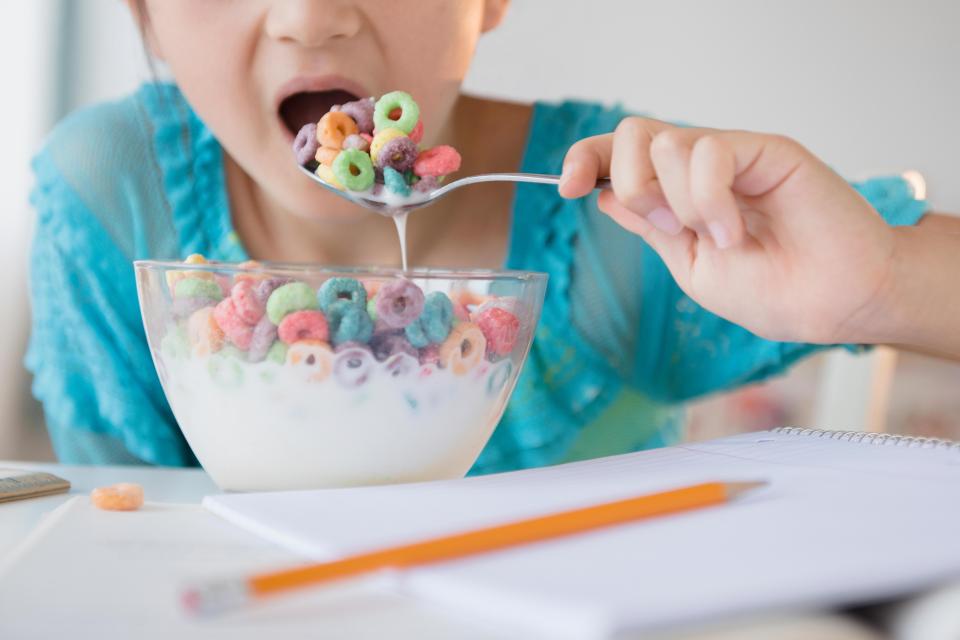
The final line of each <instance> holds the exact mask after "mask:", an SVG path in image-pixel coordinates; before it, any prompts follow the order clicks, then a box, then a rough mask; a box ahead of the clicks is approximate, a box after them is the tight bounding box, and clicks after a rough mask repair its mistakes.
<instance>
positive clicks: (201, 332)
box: [187, 307, 223, 358]
mask: <svg viewBox="0 0 960 640" xmlns="http://www.w3.org/2000/svg"><path fill="white" fill-rule="evenodd" d="M187 339H188V340H189V341H190V346H191V347H193V353H194V355H196V356H197V357H200V358H202V357H205V356H209V355H210V354H211V353H216V352H217V351H220V349H222V348H223V329H221V328H220V325H218V324H217V320H216V318H214V317H213V307H204V308H203V309H198V310H197V311H194V312H193V313H192V314H191V315H190V319H189V320H187Z"/></svg>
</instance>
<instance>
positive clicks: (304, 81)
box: [276, 76, 369, 140]
mask: <svg viewBox="0 0 960 640" xmlns="http://www.w3.org/2000/svg"><path fill="white" fill-rule="evenodd" d="M366 95H369V93H368V92H366V91H365V89H364V88H363V87H362V86H360V85H358V84H356V83H355V82H353V81H351V80H349V79H346V78H342V77H340V76H322V77H300V78H295V79H293V80H291V81H290V82H288V83H287V84H286V85H284V87H283V88H282V89H281V90H280V91H279V92H278V94H277V101H276V105H277V117H278V118H279V119H280V121H281V122H282V123H283V126H284V128H285V129H286V130H287V131H286V133H287V135H288V137H289V138H290V139H291V140H292V139H293V137H295V136H296V135H297V133H298V132H299V131H300V129H301V128H302V127H303V125H305V124H307V123H309V122H317V121H318V120H320V118H321V117H323V115H324V114H325V113H327V112H328V111H329V110H330V107H332V106H333V105H335V104H344V103H345V102H351V101H353V100H358V99H359V98H360V97H361V96H366Z"/></svg>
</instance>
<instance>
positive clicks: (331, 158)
mask: <svg viewBox="0 0 960 640" xmlns="http://www.w3.org/2000/svg"><path fill="white" fill-rule="evenodd" d="M339 155H340V149H331V148H330V147H320V148H319V149H317V153H316V154H315V156H314V157H315V158H316V160H317V162H319V163H320V164H322V165H324V166H325V167H330V168H333V163H334V162H335V161H336V159H337V156H339Z"/></svg>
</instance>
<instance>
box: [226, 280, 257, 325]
mask: <svg viewBox="0 0 960 640" xmlns="http://www.w3.org/2000/svg"><path fill="white" fill-rule="evenodd" d="M230 299H231V300H233V307H234V309H235V310H236V312H237V315H238V316H240V319H241V320H243V321H244V322H246V323H247V324H257V323H258V322H260V318H262V317H263V314H264V313H265V312H266V305H265V304H264V303H263V299H262V298H261V297H260V296H259V295H257V283H256V282H255V281H253V280H250V279H246V280H239V281H238V282H237V283H236V284H235V285H233V289H231V290H230Z"/></svg>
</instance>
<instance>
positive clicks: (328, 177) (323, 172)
mask: <svg viewBox="0 0 960 640" xmlns="http://www.w3.org/2000/svg"><path fill="white" fill-rule="evenodd" d="M315 173H316V174H317V175H318V176H319V177H320V179H321V180H323V181H324V182H326V183H327V184H329V185H333V186H334V187H336V188H337V189H341V190H342V189H343V185H342V184H340V181H339V180H337V176H335V175H333V169H331V168H330V167H328V166H327V165H325V164H321V165H320V166H319V167H317V170H316V172H315Z"/></svg>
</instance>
